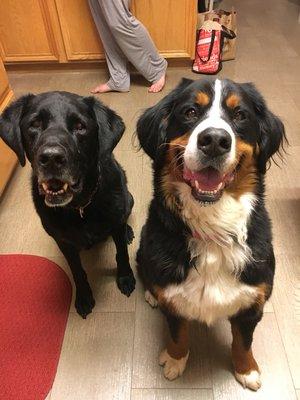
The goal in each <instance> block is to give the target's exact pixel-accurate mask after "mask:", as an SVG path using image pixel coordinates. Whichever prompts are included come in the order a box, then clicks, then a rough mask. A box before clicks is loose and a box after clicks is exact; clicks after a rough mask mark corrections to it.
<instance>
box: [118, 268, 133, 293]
mask: <svg viewBox="0 0 300 400" xmlns="http://www.w3.org/2000/svg"><path fill="white" fill-rule="evenodd" d="M117 285H118V288H119V290H120V292H121V293H123V294H125V296H127V297H129V296H130V295H131V293H132V292H133V291H134V289H135V278H134V275H133V273H132V272H131V273H130V274H129V275H125V276H118V277H117Z"/></svg>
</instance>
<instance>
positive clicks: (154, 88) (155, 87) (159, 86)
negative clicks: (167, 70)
mask: <svg viewBox="0 0 300 400" xmlns="http://www.w3.org/2000/svg"><path fill="white" fill-rule="evenodd" d="M165 83H166V75H165V74H164V75H163V76H162V77H161V78H159V80H158V81H156V82H154V83H152V85H151V86H150V87H149V89H148V92H149V93H157V92H160V91H161V90H163V88H164V86H165Z"/></svg>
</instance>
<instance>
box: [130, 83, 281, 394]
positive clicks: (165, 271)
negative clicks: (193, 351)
mask: <svg viewBox="0 0 300 400" xmlns="http://www.w3.org/2000/svg"><path fill="white" fill-rule="evenodd" d="M137 135H138V138H139V141H140V145H141V147H142V148H143V149H144V151H145V152H146V153H147V154H148V156H150V157H151V159H152V160H153V184H154V194H153V199H152V201H151V204H150V207H149V212H148V218H147V221H146V224H145V226H144V227H143V230H142V235H141V242H140V248H139V250H138V253H137V264H138V271H139V274H140V276H141V278H142V281H143V283H144V286H145V289H146V292H145V298H146V300H147V301H148V302H149V303H150V305H152V306H156V305H159V307H160V308H161V310H162V312H163V313H164V315H165V317H166V319H167V322H168V326H169V331H170V339H169V342H168V345H167V348H166V349H165V350H164V351H163V352H162V353H161V354H160V357H159V364H160V365H162V366H163V368H164V375H165V377H166V378H168V379H171V380H172V379H175V378H177V377H178V376H180V375H182V373H183V372H184V369H185V366H186V363H187V360H188V356H189V344H188V330H189V322H190V321H191V320H198V321H201V322H204V323H206V324H208V325H210V324H212V323H214V322H215V321H216V320H217V319H218V318H224V317H225V318H228V319H229V320H230V323H231V330H232V336H233V341H232V360H233V366H234V371H235V376H236V379H237V380H238V381H239V382H240V383H241V384H242V385H243V386H244V387H248V388H250V389H252V390H257V389H259V387H260V386H261V380H260V370H259V367H258V365H257V362H256V361H255V358H254V356H253V353H252V349H251V344H252V339H253V332H254V329H255V327H256V325H257V323H258V322H259V321H260V320H261V318H262V316H263V308H264V304H265V302H266V300H268V299H269V297H270V295H271V292H272V286H273V277H274V267H275V259H274V253H273V247H272V233H271V222H270V218H269V216H268V213H267V210H266V208H265V185H264V176H265V173H266V170H267V166H268V164H269V161H270V159H271V157H272V156H273V155H274V154H275V153H276V152H278V153H280V151H281V149H282V148H283V144H284V142H285V140H286V136H285V131H284V126H283V124H282V122H281V121H280V120H279V118H278V117H276V116H275V115H274V114H273V113H272V112H271V111H270V110H269V109H268V108H267V106H266V103H265V101H264V99H263V97H262V96H261V94H260V93H259V92H258V91H257V89H256V88H255V86H254V85H253V84H251V83H235V82H233V81H231V80H228V79H224V80H219V79H216V80H196V81H194V80H190V79H183V80H182V81H181V83H180V84H179V85H178V86H177V87H176V88H175V89H174V90H173V91H172V92H171V93H169V94H168V95H167V96H166V97H164V98H163V99H162V100H161V101H160V102H159V103H158V104H156V105H155V106H153V107H151V108H149V109H147V110H146V111H145V112H144V113H143V115H142V116H141V117H140V118H139V121H138V124H137Z"/></svg>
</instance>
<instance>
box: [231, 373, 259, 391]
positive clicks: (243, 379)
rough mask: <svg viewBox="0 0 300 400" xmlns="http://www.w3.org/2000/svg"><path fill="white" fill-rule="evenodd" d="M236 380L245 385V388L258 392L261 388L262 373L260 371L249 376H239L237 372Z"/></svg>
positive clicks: (248, 374)
mask: <svg viewBox="0 0 300 400" xmlns="http://www.w3.org/2000/svg"><path fill="white" fill-rule="evenodd" d="M234 374H235V377H236V379H237V380H238V381H239V382H240V383H241V384H242V385H243V387H244V388H249V389H251V390H254V391H257V390H258V389H259V388H260V387H261V380H260V373H259V371H256V370H252V371H250V372H248V373H247V374H239V373H238V372H236V371H235V373H234Z"/></svg>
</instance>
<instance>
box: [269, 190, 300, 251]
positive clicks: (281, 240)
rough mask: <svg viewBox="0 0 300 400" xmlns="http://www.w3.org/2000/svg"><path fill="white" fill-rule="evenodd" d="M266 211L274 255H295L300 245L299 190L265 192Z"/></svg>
mask: <svg viewBox="0 0 300 400" xmlns="http://www.w3.org/2000/svg"><path fill="white" fill-rule="evenodd" d="M267 193H268V194H267V209H268V210H269V213H270V217H271V219H272V222H273V236H274V250H275V254H297V253H299V245H300V238H299V232H300V200H299V199H300V197H299V196H300V189H297V188H296V189H274V188H272V189H271V190H268V191H267Z"/></svg>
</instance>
